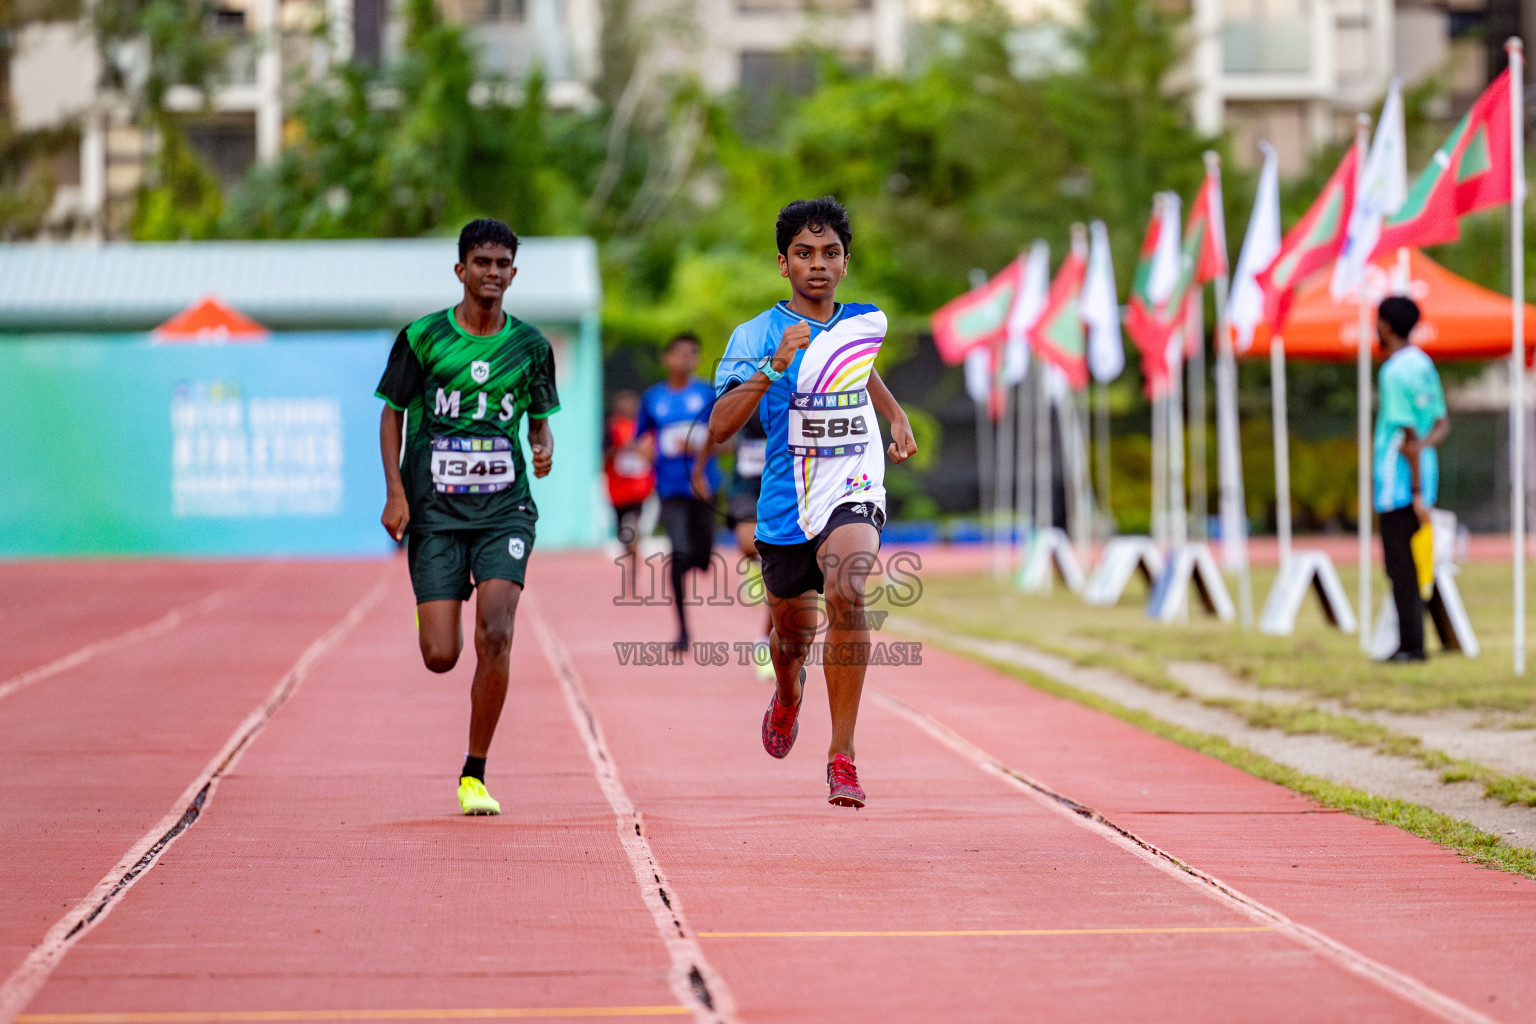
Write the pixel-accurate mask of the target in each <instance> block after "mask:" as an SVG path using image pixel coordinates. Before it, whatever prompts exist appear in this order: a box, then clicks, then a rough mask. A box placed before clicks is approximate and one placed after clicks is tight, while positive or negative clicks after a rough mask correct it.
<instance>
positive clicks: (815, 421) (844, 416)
mask: <svg viewBox="0 0 1536 1024" xmlns="http://www.w3.org/2000/svg"><path fill="white" fill-rule="evenodd" d="M877 436H879V435H878V434H877V433H876V427H875V413H874V410H873V409H872V408H871V407H870V404H869V392H868V391H865V390H864V389H862V388H860V389H859V390H858V391H831V392H827V393H824V394H818V393H811V392H803V391H796V392H795V393H794V394H793V395H792V396H791V397H790V401H789V430H788V441H789V453H790V454H791V455H796V456H800V457H802V458H828V457H833V458H835V457H837V456H842V455H861V454H863V452H864V449H865V448H867V447H868V446H869V442H870V440H871V439H872V438H874V437H877Z"/></svg>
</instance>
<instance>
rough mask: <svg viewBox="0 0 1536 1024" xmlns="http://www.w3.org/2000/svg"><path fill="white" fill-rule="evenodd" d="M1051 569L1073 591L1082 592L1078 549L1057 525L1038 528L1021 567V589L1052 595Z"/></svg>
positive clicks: (1082, 581) (1082, 584) (1019, 580)
mask: <svg viewBox="0 0 1536 1024" xmlns="http://www.w3.org/2000/svg"><path fill="white" fill-rule="evenodd" d="M1052 570H1054V571H1055V575H1056V576H1057V577H1058V578H1059V579H1060V580H1061V582H1062V585H1063V586H1065V587H1066V588H1067V589H1068V590H1070V591H1072V593H1074V594H1081V593H1082V592H1083V587H1084V585H1085V583H1084V577H1083V566H1082V563H1081V562H1079V561H1078V560H1077V551H1076V550H1075V549H1074V548H1073V547H1072V541H1071V539H1070V538H1069V537H1068V536H1067V533H1066V531H1065V530H1061V529H1058V528H1056V527H1052V528H1051V529H1049V530H1039V531H1037V532H1036V533H1035V535H1034V536H1033V537H1031V538H1030V541H1029V548H1028V550H1027V551H1026V552H1025V555H1024V564H1023V565H1022V566H1021V567H1020V568H1019V578H1018V588H1019V589H1020V590H1022V591H1023V592H1024V593H1026V594H1049V593H1050V592H1051V575H1052Z"/></svg>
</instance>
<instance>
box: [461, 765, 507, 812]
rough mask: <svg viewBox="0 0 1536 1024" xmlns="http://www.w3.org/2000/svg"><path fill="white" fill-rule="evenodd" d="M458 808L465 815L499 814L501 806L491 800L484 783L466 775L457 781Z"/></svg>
mask: <svg viewBox="0 0 1536 1024" xmlns="http://www.w3.org/2000/svg"><path fill="white" fill-rule="evenodd" d="M459 806H460V807H462V808H463V809H464V813H465V814H500V813H501V804H499V803H497V802H496V801H495V800H493V799H491V794H489V793H487V792H486V791H485V783H483V782H481V781H480V780H479V779H476V778H472V777H470V776H468V775H466V776H464V777H463V778H461V779H460V780H459Z"/></svg>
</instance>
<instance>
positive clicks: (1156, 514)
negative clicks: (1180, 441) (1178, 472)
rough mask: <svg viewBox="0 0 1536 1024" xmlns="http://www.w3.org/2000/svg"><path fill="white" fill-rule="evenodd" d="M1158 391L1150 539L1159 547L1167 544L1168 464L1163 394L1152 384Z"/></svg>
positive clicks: (1155, 396) (1154, 398) (1154, 402)
mask: <svg viewBox="0 0 1536 1024" xmlns="http://www.w3.org/2000/svg"><path fill="white" fill-rule="evenodd" d="M1153 386H1154V387H1156V388H1159V390H1158V391H1154V392H1153V396H1152V540H1153V542H1154V543H1156V544H1157V546H1158V547H1160V548H1166V547H1167V546H1168V530H1167V525H1168V524H1167V523H1166V522H1165V518H1166V517H1165V513H1166V512H1167V510H1168V465H1167V462H1168V460H1167V449H1166V446H1165V445H1164V443H1163V436H1164V434H1165V433H1166V431H1167V427H1168V420H1167V418H1166V417H1165V416H1164V415H1163V405H1164V402H1163V396H1162V393H1161V385H1157V384H1154V385H1153Z"/></svg>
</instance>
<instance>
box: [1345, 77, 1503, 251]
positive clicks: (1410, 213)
mask: <svg viewBox="0 0 1536 1024" xmlns="http://www.w3.org/2000/svg"><path fill="white" fill-rule="evenodd" d="M1509 89H1510V84H1509V70H1508V69H1507V68H1506V69H1505V71H1504V73H1503V74H1502V75H1500V76H1499V77H1498V78H1495V79H1494V80H1493V83H1492V84H1491V85H1489V86H1488V88H1487V89H1484V90H1483V94H1482V95H1481V96H1479V97H1478V98H1477V102H1475V103H1473V104H1472V109H1471V110H1469V111H1467V116H1466V117H1463V118H1462V119H1461V123H1459V124H1458V125H1456V130H1455V131H1453V132H1451V137H1450V138H1448V139H1446V140H1445V142H1444V143H1443V144H1442V145H1441V146H1440V148H1439V149H1437V150H1435V155H1434V157H1433V158H1432V159H1431V160H1430V161H1429V166H1428V167H1426V168H1424V171H1423V173H1422V174H1420V175H1419V177H1418V180H1416V181H1415V182H1414V183H1413V186H1412V187H1411V188H1410V189H1409V190H1408V197H1407V198H1406V199H1404V200H1403V205H1402V206H1401V207H1399V208H1398V211H1397V213H1395V214H1393V215H1392V216H1391V217H1389V218H1387V221H1386V223H1384V224H1383V225H1382V226H1381V237H1380V238H1379V239H1378V240H1377V242H1376V248H1375V250H1374V252H1375V253H1383V252H1391V251H1393V250H1395V249H1402V248H1410V247H1413V248H1417V247H1420V246H1426V245H1438V244H1440V243H1441V242H1453V241H1455V240H1456V239H1457V238H1458V237H1459V236H1460V235H1461V227H1460V225H1459V224H1458V223H1457V221H1458V219H1459V218H1461V217H1462V216H1464V215H1466V214H1469V213H1473V212H1475V211H1477V210H1485V209H1487V208H1488V207H1490V206H1501V205H1503V204H1504V203H1507V202H1509V201H1510V199H1511V196H1512V192H1513V190H1512V189H1511V187H1510V186H1511V182H1512V177H1511V169H1510V133H1509V128H1510V125H1509V114H1510V111H1509V101H1510V97H1509ZM1373 255H1374V253H1373Z"/></svg>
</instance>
